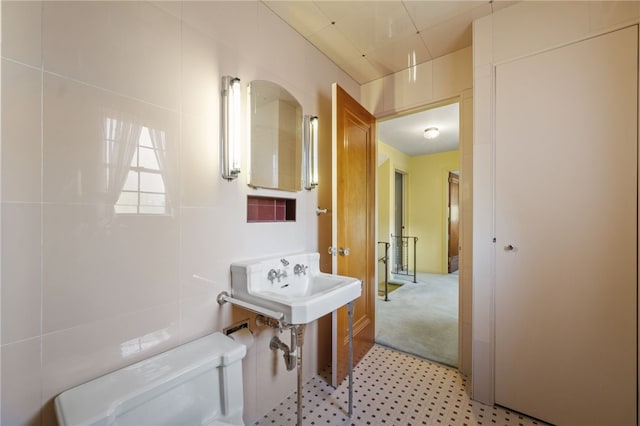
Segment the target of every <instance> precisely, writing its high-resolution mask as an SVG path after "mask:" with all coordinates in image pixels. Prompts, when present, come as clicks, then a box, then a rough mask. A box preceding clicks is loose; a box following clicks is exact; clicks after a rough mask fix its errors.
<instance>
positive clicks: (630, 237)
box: [495, 27, 638, 426]
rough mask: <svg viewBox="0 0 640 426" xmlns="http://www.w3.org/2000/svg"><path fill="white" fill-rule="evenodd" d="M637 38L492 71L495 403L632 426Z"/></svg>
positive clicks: (611, 39) (550, 417)
mask: <svg viewBox="0 0 640 426" xmlns="http://www.w3.org/2000/svg"><path fill="white" fill-rule="evenodd" d="M637 38H638V32H637V27H630V28H627V29H624V30H620V31H616V32H612V33H609V34H605V35H602V36H599V37H595V38H591V39H588V40H584V41H581V42H577V43H574V44H571V45H568V46H564V47H561V48H557V49H554V50H550V51H547V52H543V53H540V54H536V55H532V56H529V57H525V58H521V59H518V60H515V61H512V62H509V63H505V64H502V65H499V66H497V68H496V130H495V131H496V145H495V147H496V152H495V155H496V159H495V161H496V175H495V179H496V187H495V191H496V192H495V194H496V195H495V196H496V225H495V226H496V240H497V241H496V252H495V256H496V288H495V401H496V403H498V404H500V405H504V406H506V407H509V408H512V409H514V410H516V411H520V412H523V413H525V414H529V415H531V416H533V417H537V418H540V419H542V420H545V421H547V422H550V423H553V424H558V425H569V426H571V425H580V426H588V425H617V426H622V425H636V424H637V423H636V396H637V388H636V383H637V369H636V367H637V365H636V361H637V358H636V356H637V260H638V254H637V225H636V222H637V217H638V215H637V212H638V210H637V188H638V185H637V182H638V174H637V167H638V149H637V144H638V134H637V126H638V108H637V101H638V86H637V81H638V68H637V60H638V54H637V53H638V45H637Z"/></svg>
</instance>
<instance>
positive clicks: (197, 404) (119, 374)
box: [55, 333, 246, 426]
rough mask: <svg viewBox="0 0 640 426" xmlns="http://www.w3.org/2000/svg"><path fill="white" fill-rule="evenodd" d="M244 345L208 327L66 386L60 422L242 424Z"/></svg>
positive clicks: (59, 405)
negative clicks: (192, 336)
mask: <svg viewBox="0 0 640 426" xmlns="http://www.w3.org/2000/svg"><path fill="white" fill-rule="evenodd" d="M245 354H246V347H245V346H244V345H242V344H240V343H237V342H235V341H233V340H232V339H230V338H229V337H227V336H225V335H224V334H222V333H213V334H210V335H208V336H205V337H202V338H200V339H197V340H194V341H193V342H189V343H186V344H184V345H182V346H178V347H177V348H174V349H171V350H169V351H167V352H164V353H161V354H159V355H156V356H154V357H152V358H149V359H146V360H143V361H140V362H138V363H136V364H133V365H130V366H129V367H125V368H123V369H120V370H117V371H114V372H113V373H110V374H107V375H105V376H102V377H99V378H97V379H95V380H92V381H90V382H87V383H84V384H82V385H79V386H77V387H75V388H72V389H69V390H67V391H65V392H63V393H61V394H60V395H58V396H57V397H56V399H55V407H56V414H57V417H58V423H59V424H60V426H67V425H131V426H143V425H149V426H151V425H154V426H155V425H171V426H176V425H207V426H214V425H218V426H220V425H244V423H243V420H242V409H243V396H242V358H244V356H245Z"/></svg>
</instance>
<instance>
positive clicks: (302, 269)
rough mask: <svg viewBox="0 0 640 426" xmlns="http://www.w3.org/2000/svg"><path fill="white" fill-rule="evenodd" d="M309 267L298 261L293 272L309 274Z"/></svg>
mask: <svg viewBox="0 0 640 426" xmlns="http://www.w3.org/2000/svg"><path fill="white" fill-rule="evenodd" d="M307 269H309V267H308V266H306V265H301V264H300V263H296V265H295V266H294V267H293V273H294V274H295V275H307Z"/></svg>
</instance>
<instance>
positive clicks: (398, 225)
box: [391, 170, 405, 272]
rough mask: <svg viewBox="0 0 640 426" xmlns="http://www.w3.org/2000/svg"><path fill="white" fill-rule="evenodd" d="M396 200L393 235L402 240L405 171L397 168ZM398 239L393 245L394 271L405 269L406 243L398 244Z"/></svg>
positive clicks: (395, 180)
mask: <svg viewBox="0 0 640 426" xmlns="http://www.w3.org/2000/svg"><path fill="white" fill-rule="evenodd" d="M394 184H395V186H394V194H395V196H394V202H393V205H394V207H395V209H394V210H395V226H394V227H393V237H395V238H396V239H397V238H400V240H397V241H400V242H401V241H402V237H404V236H405V235H404V173H402V172H401V171H398V170H396V172H395V179H394ZM397 241H395V242H394V241H392V242H391V245H392V247H394V250H393V270H394V271H396V272H397V271H403V270H404V268H403V266H404V263H403V261H402V259H404V252H405V250H404V245H403V244H402V243H400V244H398V242H397Z"/></svg>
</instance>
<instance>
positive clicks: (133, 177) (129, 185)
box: [122, 170, 138, 191]
mask: <svg viewBox="0 0 640 426" xmlns="http://www.w3.org/2000/svg"><path fill="white" fill-rule="evenodd" d="M122 190H123V191H137V190H138V173H136V172H134V171H131V170H129V174H128V175H127V180H126V181H125V182H124V186H123V187H122Z"/></svg>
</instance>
